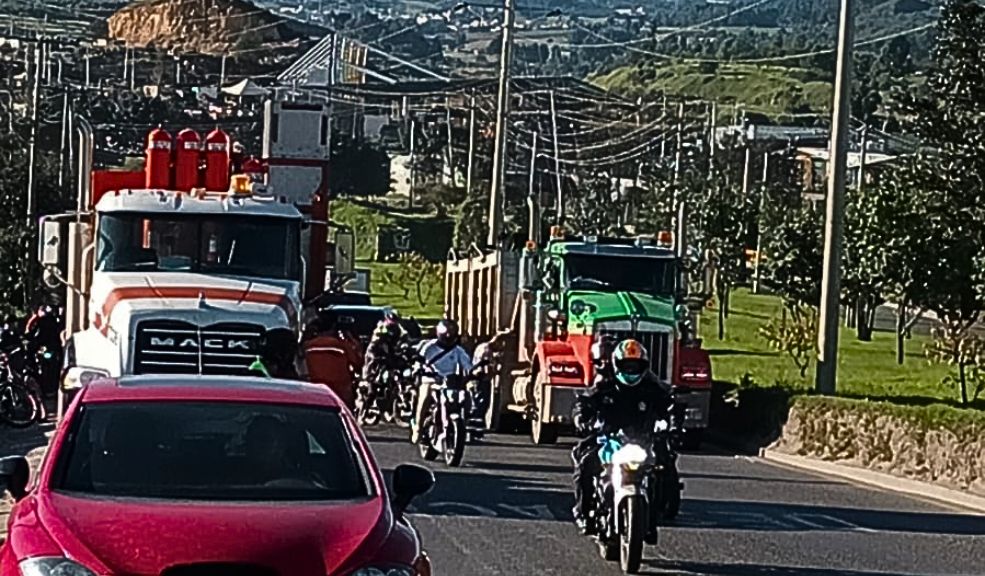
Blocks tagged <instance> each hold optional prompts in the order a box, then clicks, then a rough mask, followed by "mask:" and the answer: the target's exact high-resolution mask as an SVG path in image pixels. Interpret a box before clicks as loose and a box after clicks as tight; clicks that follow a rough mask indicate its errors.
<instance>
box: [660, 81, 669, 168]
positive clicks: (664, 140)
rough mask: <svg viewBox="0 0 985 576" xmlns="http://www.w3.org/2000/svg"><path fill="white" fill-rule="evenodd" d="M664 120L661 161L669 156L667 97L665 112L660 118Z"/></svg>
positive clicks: (664, 101) (665, 99) (664, 104)
mask: <svg viewBox="0 0 985 576" xmlns="http://www.w3.org/2000/svg"><path fill="white" fill-rule="evenodd" d="M660 117H661V118H662V119H663V122H662V124H663V130H661V132H662V134H661V135H660V159H661V160H663V159H664V158H665V157H666V156H667V124H668V122H667V95H666V94H664V96H663V112H662V113H661V116H660Z"/></svg>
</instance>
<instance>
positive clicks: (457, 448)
mask: <svg viewBox="0 0 985 576" xmlns="http://www.w3.org/2000/svg"><path fill="white" fill-rule="evenodd" d="M465 434H466V432H465V420H463V419H461V418H453V419H452V420H450V421H449V422H448V428H447V429H445V435H444V439H443V440H442V444H443V446H442V448H443V450H442V451H443V452H444V456H445V464H447V465H449V466H461V465H462V458H464V457H465V440H466V436H465Z"/></svg>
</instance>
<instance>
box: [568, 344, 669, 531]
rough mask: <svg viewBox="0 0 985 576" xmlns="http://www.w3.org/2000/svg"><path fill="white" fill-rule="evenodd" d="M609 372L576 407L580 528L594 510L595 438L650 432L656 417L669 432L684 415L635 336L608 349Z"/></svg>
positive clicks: (577, 516) (587, 527)
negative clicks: (667, 427) (667, 423)
mask: <svg viewBox="0 0 985 576" xmlns="http://www.w3.org/2000/svg"><path fill="white" fill-rule="evenodd" d="M611 371H612V372H611V376H610V377H606V376H605V374H604V373H603V375H602V377H601V378H599V379H597V380H596V382H595V384H594V386H592V388H591V389H590V390H589V391H588V392H587V393H585V394H582V395H580V396H579V397H578V399H577V401H576V402H575V407H574V411H573V412H574V413H573V416H574V423H575V428H576V429H577V430H578V432H579V434H581V435H582V436H583V437H584V438H583V440H582V441H580V442H579V443H578V444H576V445H575V447H574V449H573V450H572V453H571V456H572V459H573V460H574V464H575V471H574V489H575V508H574V510H573V512H574V516H575V522H576V523H577V524H578V526H579V528H581V530H582V531H583V532H588V531H590V530H591V529H592V526H591V525H590V524H588V523H586V518H587V517H588V513H589V511H590V510H591V509H592V502H591V498H592V494H593V488H592V484H593V481H594V478H595V476H596V475H598V474H599V473H600V472H601V466H602V463H601V462H600V460H599V456H598V449H599V444H598V442H597V438H598V436H599V435H600V434H603V433H606V432H616V431H619V430H623V431H625V432H627V433H630V434H638V435H649V434H652V432H653V429H654V424H655V423H656V421H657V420H660V419H668V420H669V421H670V425H671V429H672V430H680V429H681V424H682V423H683V418H681V416H680V414H679V411H678V410H675V409H674V397H673V395H672V392H671V390H670V388H669V386H667V385H665V384H663V383H662V382H660V381H659V380H658V379H657V377H656V376H655V375H654V374H653V373H652V372H651V371H650V361H649V357H648V355H647V352H646V349H645V348H643V345H642V344H640V343H639V342H638V341H636V340H633V339H628V340H623V341H622V342H620V343H619V344H618V346H616V348H615V351H614V352H613V353H612V363H611Z"/></svg>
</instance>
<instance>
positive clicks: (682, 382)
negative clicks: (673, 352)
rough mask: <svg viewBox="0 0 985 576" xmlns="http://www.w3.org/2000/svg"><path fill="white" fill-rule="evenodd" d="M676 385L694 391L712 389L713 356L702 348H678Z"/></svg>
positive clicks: (675, 368)
mask: <svg viewBox="0 0 985 576" xmlns="http://www.w3.org/2000/svg"><path fill="white" fill-rule="evenodd" d="M674 364H675V366H674V384H675V385H676V386H686V387H688V388H692V389H710V388H711V383H712V373H711V356H710V355H709V354H708V351H707V350H704V349H702V348H691V347H687V346H678V348H677V357H676V358H675V361H674Z"/></svg>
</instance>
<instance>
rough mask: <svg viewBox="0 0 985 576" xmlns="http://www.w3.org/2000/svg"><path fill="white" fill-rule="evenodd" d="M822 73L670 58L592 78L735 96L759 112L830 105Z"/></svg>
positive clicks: (632, 89)
mask: <svg viewBox="0 0 985 576" xmlns="http://www.w3.org/2000/svg"><path fill="white" fill-rule="evenodd" d="M820 76H821V73H819V72H817V71H814V70H807V69H803V68H789V67H781V66H757V65H751V64H719V65H717V66H714V65H712V66H708V65H702V64H667V65H660V66H652V65H645V66H643V67H640V66H638V65H634V66H625V67H622V68H617V69H615V70H613V71H612V72H609V73H608V74H603V75H600V76H595V77H593V78H591V79H590V80H591V81H592V82H593V83H595V84H598V85H599V86H602V87H604V88H606V89H608V90H612V91H613V92H616V93H619V94H624V95H627V96H642V95H646V94H652V93H663V92H665V93H667V94H675V95H680V96H690V97H695V98H705V99H712V100H729V99H734V100H735V101H736V102H738V103H739V104H740V105H744V106H746V107H748V108H750V109H751V110H753V111H755V112H761V113H764V114H768V115H773V116H780V115H782V113H784V112H787V113H789V112H793V111H804V110H810V111H815V112H820V111H824V110H827V109H828V108H829V107H830V105H831V97H832V87H831V84H830V83H829V82H825V81H819V80H818V78H819V77H820Z"/></svg>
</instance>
